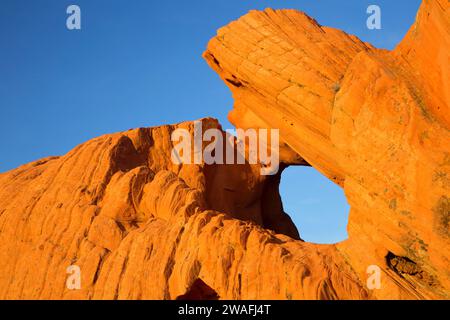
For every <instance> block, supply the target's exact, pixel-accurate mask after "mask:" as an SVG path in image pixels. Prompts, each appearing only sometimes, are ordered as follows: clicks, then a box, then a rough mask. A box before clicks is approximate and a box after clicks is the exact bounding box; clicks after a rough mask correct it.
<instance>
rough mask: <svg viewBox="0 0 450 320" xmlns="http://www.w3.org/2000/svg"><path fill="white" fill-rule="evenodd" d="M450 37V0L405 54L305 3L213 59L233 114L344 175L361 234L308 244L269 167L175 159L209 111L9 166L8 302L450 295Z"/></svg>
mask: <svg viewBox="0 0 450 320" xmlns="http://www.w3.org/2000/svg"><path fill="white" fill-rule="evenodd" d="M449 42H450V9H449V3H448V1H446V0H435V1H424V3H423V5H422V7H421V9H420V12H419V13H418V17H417V22H416V23H415V24H414V25H413V26H412V28H411V30H410V32H409V33H408V35H407V36H406V38H405V40H404V41H403V42H402V43H401V44H400V45H399V46H398V47H397V48H396V49H395V50H394V51H391V52H390V51H386V50H379V49H376V48H374V47H372V46H371V45H369V44H367V43H363V42H361V41H360V40H358V39H357V38H356V37H354V36H349V35H347V34H345V33H344V32H342V31H338V30H335V29H331V28H328V27H322V26H320V25H319V24H318V23H317V22H315V21H314V20H312V19H311V18H309V17H307V16H306V15H304V14H303V13H300V12H297V11H293V10H277V11H274V10H266V11H264V12H258V11H252V12H250V13H249V14H247V15H245V16H244V17H242V18H240V19H239V20H238V21H235V22H232V23H231V24H230V25H228V26H226V27H224V28H222V29H220V30H219V32H218V35H217V37H215V38H214V39H212V40H211V42H210V43H209V45H208V49H207V51H206V52H205V55H204V56H205V58H206V60H207V61H208V63H209V64H210V65H211V66H212V68H213V69H214V70H215V71H217V72H218V74H219V75H220V76H221V77H222V78H223V79H224V81H225V82H226V83H227V85H228V86H229V87H230V89H231V90H232V92H233V96H234V99H235V107H234V109H233V111H232V112H231V113H230V120H231V121H232V122H233V124H235V125H236V126H237V127H240V128H279V129H280V137H281V140H282V149H281V152H280V155H281V160H282V162H283V165H282V167H284V166H287V165H296V164H297V165H305V164H310V165H312V166H313V167H315V168H316V169H317V170H319V171H321V172H322V173H323V174H324V175H326V176H327V177H328V178H329V179H331V180H333V181H334V182H336V183H337V184H339V185H340V186H342V187H343V188H344V190H345V193H346V196H347V198H348V201H349V203H350V204H351V214H350V221H349V227H348V229H349V236H350V237H349V239H348V240H347V241H345V242H343V243H340V244H337V245H315V244H311V243H305V242H303V241H301V240H300V236H301V230H300V236H299V233H298V232H297V230H296V228H295V226H294V225H293V224H292V222H291V220H290V218H289V216H288V215H286V214H285V213H284V212H283V209H282V204H281V200H280V197H279V194H278V183H279V178H280V176H279V175H278V176H273V177H269V176H261V175H260V167H261V166H260V165H249V164H246V165H219V164H215V165H187V164H184V165H176V164H174V163H173V162H172V161H171V150H172V148H173V143H172V142H171V133H172V132H173V131H174V130H175V129H177V128H185V129H187V130H189V132H191V133H192V132H193V126H194V125H193V123H192V122H186V123H181V124H178V125H168V126H161V127H156V128H141V129H135V130H130V131H127V132H123V133H116V134H111V135H105V136H102V137H99V138H96V139H93V140H91V141H89V142H86V143H84V144H82V145H80V146H78V147H76V148H75V149H74V150H73V151H71V152H70V153H68V154H67V155H65V156H62V157H52V158H47V159H43V160H40V161H37V162H34V163H30V164H27V165H24V166H22V167H19V168H17V169H15V170H12V171H10V172H7V173H4V174H1V175H0V298H2V299H25V298H26V299H177V298H181V299H183V298H196V299H200V298H205V299H217V298H220V299H378V298H389V299H416V298H417V299H432V298H445V299H448V298H450V268H449V267H450V263H449V248H450V231H449V223H448V220H449V207H450V205H449V202H450V200H449V198H450V192H449V188H450V183H449V181H450V180H449V179H450V178H449V177H450V145H449V141H450V140H449V138H450V134H449V125H450V118H449V107H450V100H449V96H450V94H449V88H450V83H449V81H450V79H449V73H448V71H449V70H450V69H449V66H448V62H449V53H450V50H449V49H450V48H449V47H450V46H449V45H450V44H449ZM203 126H204V127H205V128H220V125H219V124H218V123H217V121H216V120H214V119H203ZM70 265H77V266H79V267H80V269H81V272H82V273H81V275H82V277H81V279H82V288H81V290H68V289H67V287H66V279H67V274H66V268H67V267H68V266H70ZM370 265H378V266H379V267H380V268H381V271H382V274H381V282H382V283H381V288H380V289H378V290H368V289H367V287H366V279H367V274H366V270H367V267H368V266H370Z"/></svg>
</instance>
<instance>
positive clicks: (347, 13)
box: [0, 0, 420, 242]
mask: <svg viewBox="0 0 450 320" xmlns="http://www.w3.org/2000/svg"><path fill="white" fill-rule="evenodd" d="M70 4H77V5H79V6H80V7H81V10H82V30H81V31H68V30H67V29H66V25H65V22H66V18H67V15H66V8H67V7H68V6H69V5H70ZM369 4H378V5H379V6H380V7H381V9H382V27H383V29H382V30H379V31H370V30H368V29H367V28H366V19H367V14H366V8H367V7H368V5H369ZM419 4H420V1H419V0H397V1H389V0H372V1H366V0H346V1H342V0H320V1H315V0H314V1H313V0H296V1H294V0H285V1H283V0H273V1H268V0H267V1H264V0H246V1H243V0H191V1H185V0H177V1H172V0H165V1H155V0H132V1H129V0H71V1H65V0H57V1H56V0H33V1H31V0H2V1H1V2H0V39H1V43H0V133H1V136H2V139H1V140H0V150H1V153H0V154H1V158H0V172H4V171H7V170H10V169H12V168H14V167H16V166H18V165H21V164H24V163H27V162H30V161H33V160H36V159H39V158H42V157H46V156H49V155H61V154H65V153H66V152H68V151H69V150H70V149H72V148H73V147H74V146H75V145H77V144H79V143H82V142H84V141H86V140H89V139H91V138H93V137H96V136H98V135H101V134H104V133H110V132H115V131H123V130H127V129H129V128H135V127H140V126H154V125H159V124H167V123H175V122H180V121H185V120H194V119H198V118H201V117H205V116H213V117H216V118H218V119H219V120H220V121H221V122H222V123H223V124H224V127H225V128H229V127H230V124H229V123H228V121H227V120H226V115H227V112H228V111H229V110H230V109H231V108H232V105H233V102H232V99H231V95H230V93H229V91H228V89H227V88H226V87H225V85H224V84H223V83H222V82H221V81H220V80H219V78H218V76H216V74H215V73H214V72H213V71H212V70H210V69H209V67H208V66H207V65H206V63H205V62H204V61H203V59H202V58H201V54H202V52H203V51H204V49H205V47H206V44H207V42H208V40H209V39H210V38H211V37H212V36H214V34H215V32H216V30H217V29H218V28H219V27H221V26H223V25H225V24H227V23H228V22H230V21H231V20H234V19H237V18H238V17H239V16H241V15H243V14H245V13H246V12H247V11H248V10H250V9H264V8H266V7H272V8H294V9H299V10H302V11H305V12H306V13H308V14H309V15H311V16H312V17H314V18H315V19H316V20H317V21H318V22H319V23H321V24H323V25H327V26H332V27H336V28H340V29H343V30H345V31H346V32H349V33H352V34H356V35H357V36H359V37H360V38H362V39H363V40H365V41H370V42H371V43H373V44H374V45H375V46H378V47H383V48H388V49H391V48H393V47H394V46H395V45H396V44H397V43H398V42H399V41H400V40H401V39H402V38H403V36H404V34H405V33H406V31H407V30H408V28H409V26H410V25H411V24H412V23H413V21H414V18H415V14H416V12H417V9H418V7H419ZM291 170H293V171H295V170H301V169H298V168H297V169H291ZM304 178H305V179H306V180H307V182H308V183H307V184H305V185H303V186H301V185H299V183H298V179H285V181H283V186H282V192H283V196H284V200H285V206H286V208H287V211H288V212H291V213H292V216H293V217H294V219H295V220H296V223H297V225H299V226H300V228H301V229H302V234H303V235H306V234H311V236H308V237H306V236H305V238H306V239H307V240H311V241H318V242H333V241H337V240H342V239H344V238H345V224H346V221H344V220H345V219H346V213H345V214H344V218H342V217H341V216H340V215H336V214H335V212H338V211H340V212H342V211H346V210H347V209H346V208H345V206H344V205H342V204H340V203H338V202H337V201H327V200H326V199H328V198H327V197H328V196H330V197H331V198H330V199H332V198H333V197H335V196H337V192H339V190H337V191H336V190H335V189H334V188H331V189H333V190H334V191H333V190H329V189H330V187H329V185H328V182H327V181H326V180H324V179H322V178H321V177H320V176H319V175H318V174H317V173H308V174H307V175H305V177H304ZM316 184H317V188H308V185H309V186H311V185H316ZM313 190H314V193H315V194H311V193H312V192H313ZM303 196H304V199H306V200H305V201H303V202H305V203H299V202H298V201H297V200H298V199H297V198H300V197H303ZM291 199H296V201H297V202H295V201H291ZM308 199H319V200H321V201H322V202H321V203H322V205H321V206H320V210H319V209H318V208H317V204H313V202H314V201H312V200H308ZM317 211H320V212H319V213H317ZM300 212H301V214H300ZM312 214H314V217H316V218H314V219H312V218H311V215H312ZM319 214H321V215H323V217H324V219H327V221H330V223H329V225H330V228H329V229H327V230H326V231H324V230H323V228H322V229H320V230H319V228H318V227H317V226H314V223H309V222H308V221H303V220H302V218H301V217H309V218H310V220H317V217H319ZM343 219H344V220H343ZM322 220H323V219H322ZM343 221H344V222H343ZM338 225H339V230H337V227H336V228H334V227H333V226H338ZM341 225H343V226H344V228H343V230H342V228H341Z"/></svg>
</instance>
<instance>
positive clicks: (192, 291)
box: [176, 279, 220, 301]
mask: <svg viewBox="0 0 450 320" xmlns="http://www.w3.org/2000/svg"><path fill="white" fill-rule="evenodd" d="M219 298H220V297H219V295H218V294H217V292H216V291H215V290H214V289H213V288H211V287H210V286H208V285H207V284H206V283H205V282H204V281H203V280H202V279H197V280H195V281H194V283H193V284H192V286H191V287H190V288H189V290H188V291H187V292H186V293H185V294H183V295H181V296H178V297H177V298H176V300H186V301H196V300H219Z"/></svg>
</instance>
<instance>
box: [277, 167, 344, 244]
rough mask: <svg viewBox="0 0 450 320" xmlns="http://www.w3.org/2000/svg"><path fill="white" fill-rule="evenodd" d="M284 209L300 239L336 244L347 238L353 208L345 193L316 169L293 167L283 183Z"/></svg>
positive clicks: (283, 176) (286, 170)
mask: <svg viewBox="0 0 450 320" xmlns="http://www.w3.org/2000/svg"><path fill="white" fill-rule="evenodd" d="M280 195H281V199H282V202H283V209H284V211H285V212H287V213H288V214H289V215H290V217H291V219H292V220H293V222H294V224H295V226H296V227H297V229H298V231H299V233H300V238H301V239H302V240H304V241H307V242H312V243H317V244H334V243H338V242H341V241H344V240H346V239H347V238H348V234H347V224H348V215H349V212H350V206H349V204H348V202H347V198H346V197H345V194H344V190H343V189H342V188H341V187H339V186H338V185H337V184H335V183H333V182H332V181H331V180H329V179H328V178H326V177H325V176H323V175H322V174H321V173H320V172H318V171H317V170H316V169H314V168H313V167H305V166H290V167H288V168H286V169H285V170H284V171H283V174H282V177H281V183H280Z"/></svg>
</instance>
